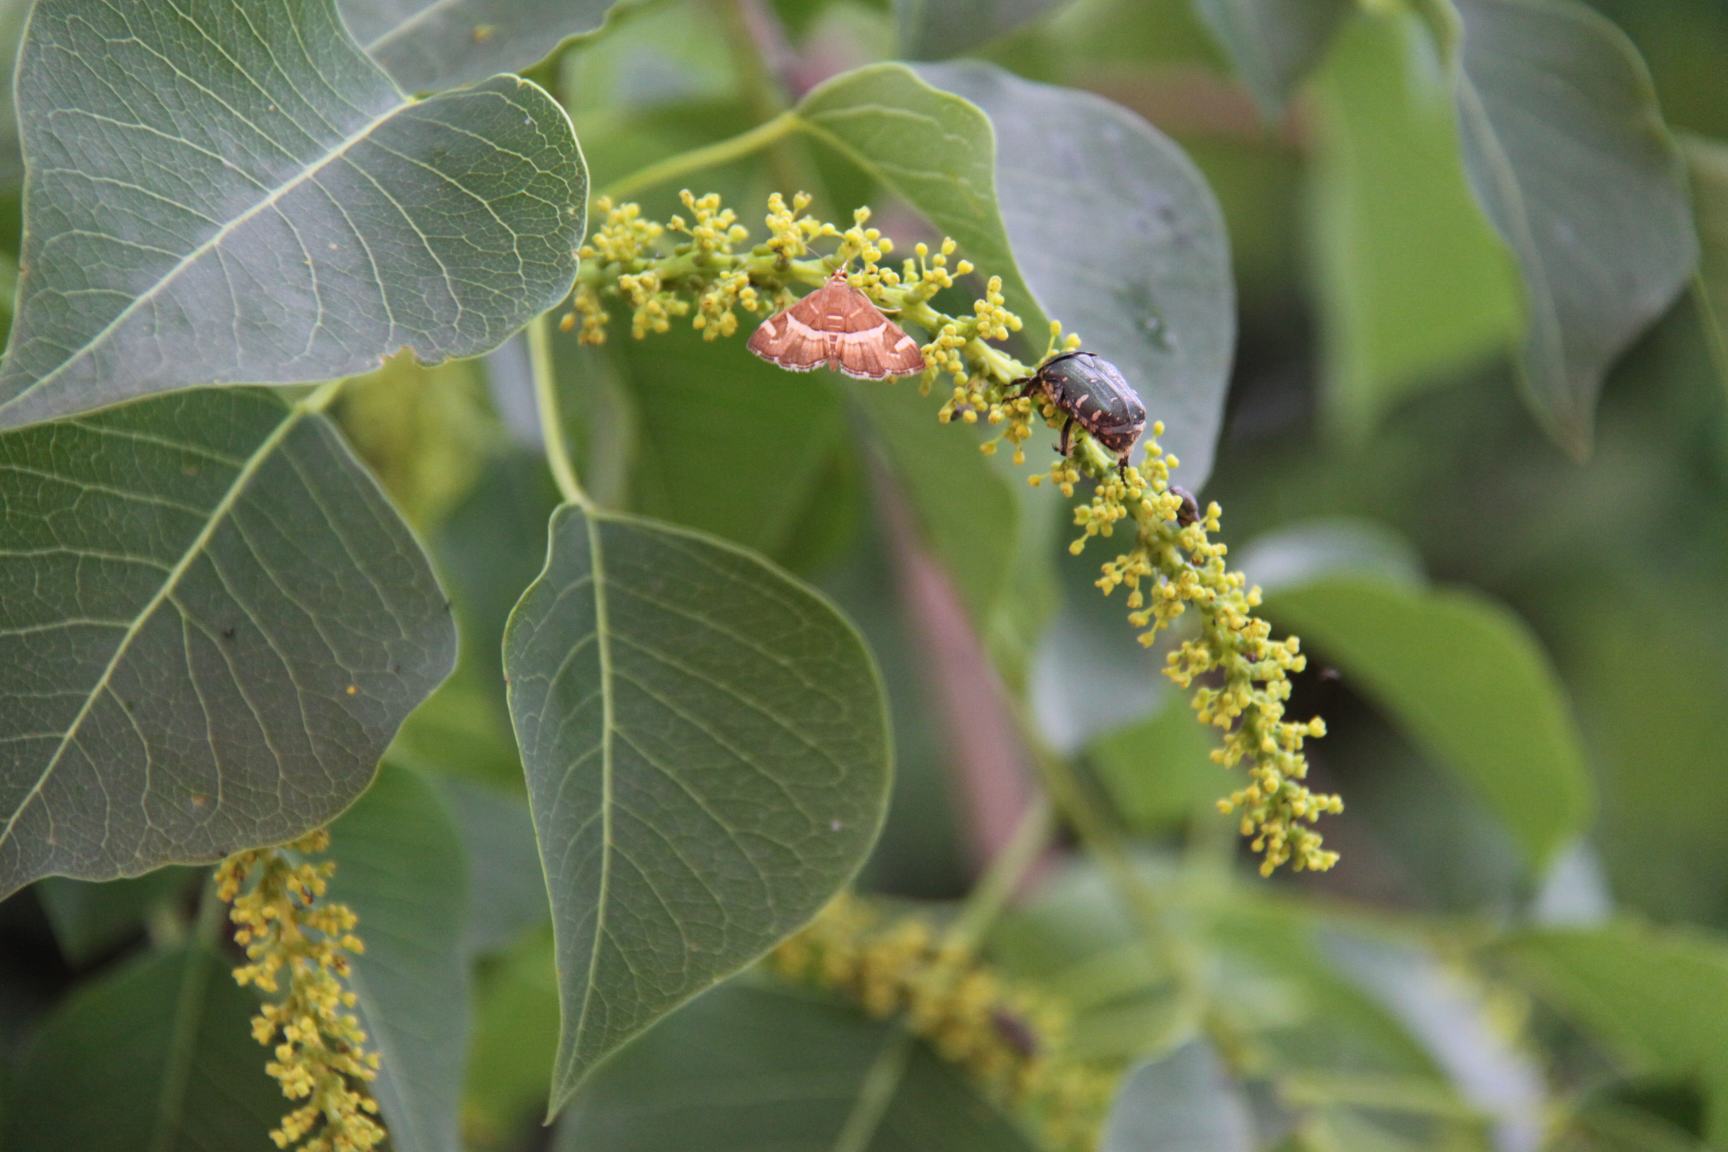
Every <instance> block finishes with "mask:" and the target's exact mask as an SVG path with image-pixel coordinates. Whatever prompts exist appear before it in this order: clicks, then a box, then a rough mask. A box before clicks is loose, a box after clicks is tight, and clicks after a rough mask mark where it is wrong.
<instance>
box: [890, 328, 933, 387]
mask: <svg viewBox="0 0 1728 1152" xmlns="http://www.w3.org/2000/svg"><path fill="white" fill-rule="evenodd" d="M887 324H888V330H887V331H886V332H885V333H884V334H883V336H882V345H883V353H882V357H883V362H884V363H885V364H886V365H887V368H888V375H890V376H916V375H917V374H918V373H920V372H922V371H924V350H923V349H922V348H920V347H918V341H916V340H914V339H912V337H910V336H908V335H906V333H905V331H904V330H902V329H901V327H900V326H899V325H898V324H896V323H894V322H893V321H891V320H890V321H887Z"/></svg>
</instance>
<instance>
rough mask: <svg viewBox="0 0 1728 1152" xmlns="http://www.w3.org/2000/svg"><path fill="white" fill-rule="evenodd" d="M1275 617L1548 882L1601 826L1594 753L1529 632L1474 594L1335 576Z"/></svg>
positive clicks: (1292, 590)
mask: <svg viewBox="0 0 1728 1152" xmlns="http://www.w3.org/2000/svg"><path fill="white" fill-rule="evenodd" d="M1267 606H1268V611H1269V612H1270V613H1271V614H1272V616H1273V618H1274V619H1276V620H1277V621H1278V622H1279V623H1280V624H1282V625H1284V626H1286V627H1289V628H1291V629H1292V630H1294V631H1296V632H1298V633H1300V634H1301V636H1302V638H1303V640H1304V642H1305V645H1306V646H1307V647H1309V648H1310V649H1311V650H1314V651H1317V652H1319V653H1321V654H1322V655H1323V657H1324V658H1325V659H1326V660H1327V661H1328V662H1330V663H1332V664H1335V665H1337V666H1338V667H1339V668H1340V669H1342V670H1343V672H1344V674H1345V675H1346V676H1347V677H1348V678H1349V680H1350V681H1351V683H1353V684H1355V685H1357V686H1358V687H1359V688H1360V689H1361V690H1362V691H1364V692H1365V693H1366V694H1367V695H1368V696H1369V697H1371V698H1372V699H1373V700H1374V701H1375V702H1376V703H1377V704H1379V705H1380V707H1381V708H1382V709H1384V710H1385V711H1386V713H1387V714H1388V715H1389V716H1390V717H1391V718H1392V719H1393V721H1394V722H1395V723H1397V724H1398V725H1399V726H1400V727H1402V728H1403V729H1404V730H1405V731H1406V732H1408V733H1409V735H1410V736H1411V737H1413V738H1414V739H1415V740H1416V741H1417V742H1418V743H1420V744H1421V745H1422V746H1423V747H1424V748H1426V749H1427V750H1428V751H1429V752H1430V753H1431V754H1433V755H1434V756H1435V757H1436V758H1437V759H1439V760H1440V761H1441V762H1442V763H1444V764H1446V765H1447V766H1448V767H1450V768H1452V769H1453V770H1454V771H1456V772H1457V773H1458V774H1459V776H1460V777H1461V778H1462V779H1463V780H1464V781H1465V783H1466V784H1468V785H1469V786H1470V787H1471V788H1472V789H1473V790H1474V791H1475V793H1476V794H1477V795H1478V796H1479V797H1480V798H1481V799H1482V801H1483V802H1484V803H1485V804H1486V805H1487V806H1488V807H1489V809H1490V810H1491V811H1492V812H1493V813H1494V815H1495V816H1496V817H1497V818H1498V819H1499V820H1500V821H1501V822H1502V824H1503V825H1504V826H1505V827H1506V829H1507V831H1509V832H1510V833H1511V834H1512V837H1513V839H1514V840H1516V842H1517V843H1518V845H1519V846H1520V847H1521V848H1522V849H1523V852H1524V856H1525V859H1526V861H1527V862H1528V863H1529V864H1530V866H1531V867H1532V868H1533V869H1536V870H1540V869H1541V868H1542V867H1544V866H1545V865H1546V864H1547V863H1548V862H1549V861H1550V860H1551V859H1552V858H1553V856H1554V853H1555V852H1556V851H1557V850H1559V849H1560V848H1561V847H1563V846H1564V845H1565V844H1566V843H1567V842H1568V841H1570V840H1571V839H1573V838H1575V837H1576V836H1578V835H1579V834H1580V833H1581V832H1582V831H1583V830H1584V827H1585V824H1586V822H1587V821H1588V819H1589V816H1590V808H1591V803H1592V800H1591V787H1590V778H1589V776H1588V774H1587V772H1586V770H1585V767H1584V753H1583V747H1582V741H1581V740H1580V738H1579V735H1578V732H1577V729H1576V726H1575V724H1574V721H1573V719H1572V716H1571V713H1570V708H1569V706H1568V704H1567V701H1566V696H1565V692H1564V690H1563V689H1562V687H1561V685H1560V682H1559V679H1558V677H1557V676H1556V675H1555V673H1554V670H1553V668H1552V666H1551V665H1550V664H1549V662H1548V658H1547V657H1546V655H1545V654H1544V653H1543V651H1542V649H1541V647H1540V645H1539V644H1538V642H1537V640H1536V638H1535V636H1533V635H1532V634H1531V632H1530V629H1529V626H1528V625H1526V624H1525V623H1524V622H1523V621H1522V620H1520V619H1518V618H1517V617H1516V616H1514V615H1513V614H1512V613H1511V612H1509V611H1508V610H1506V609H1505V608H1503V607H1501V606H1499V605H1497V604H1494V603H1492V602H1490V601H1487V600H1484V599H1482V598H1480V597H1478V596H1475V595H1472V594H1470V593H1467V592H1463V591H1434V590H1430V589H1427V588H1423V587H1420V586H1412V585H1406V584H1397V583H1391V582H1388V581H1386V580H1384V579H1382V578H1378V577H1372V576H1348V575H1335V576H1329V577H1322V578H1320V579H1317V580H1315V581H1313V582H1311V583H1308V584H1303V585H1297V586H1290V587H1283V588H1279V589H1276V590H1274V591H1273V592H1271V593H1269V594H1268V597H1267Z"/></svg>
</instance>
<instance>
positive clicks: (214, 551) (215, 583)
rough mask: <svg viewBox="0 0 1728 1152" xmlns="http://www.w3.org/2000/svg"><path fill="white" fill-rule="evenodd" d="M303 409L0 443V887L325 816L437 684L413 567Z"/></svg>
mask: <svg viewBox="0 0 1728 1152" xmlns="http://www.w3.org/2000/svg"><path fill="white" fill-rule="evenodd" d="M315 406H316V403H315V401H308V402H305V403H302V404H300V405H296V406H293V407H290V406H289V405H286V404H284V403H283V402H282V401H281V400H280V399H279V398H278V397H276V396H274V395H272V394H270V393H268V392H262V391H259V390H256V389H234V390H216V391H207V392H198V393H190V394H186V395H180V396H172V397H162V398H159V399H156V400H152V401H148V402H146V403H141V404H132V405H128V406H127V407H125V408H122V409H118V410H115V411H113V412H104V413H101V414H98V415H96V416H92V417H88V418H86V419H82V420H73V421H65V422H62V423H58V424H54V425H52V426H46V427H40V428H31V429H26V430H24V431H20V432H14V433H11V434H9V435H6V436H0V477H4V482H5V492H6V496H5V512H6V514H5V515H4V516H3V517H0V898H3V897H5V896H6V895H8V894H10V893H11V892H12V891H14V890H15V889H17V888H18V887H20V886H21V885H24V884H27V883H29V882H30V881H31V880H33V879H35V878H37V877H39V876H44V875H49V874H59V875H66V876H77V877H81V878H84V879H110V878H113V877H116V876H135V875H137V874H139V873H141V872H147V871H149V870H150V869H152V868H155V867H158V866H159V865H162V864H168V863H175V862H181V863H196V862H207V861H214V860H219V859H221V858H222V857H224V856H226V855H228V854H229V853H231V852H234V851H237V850H239V849H242V848H248V847H252V846H255V845H259V844H268V843H274V842H278V841H282V840H286V839H290V838H292V837H295V836H298V835H301V834H303V833H305V832H307V831H309V830H311V829H313V828H316V827H318V826H319V825H321V824H324V823H326V822H327V821H328V820H330V819H331V818H332V817H333V816H335V815H336V814H337V813H339V812H341V811H342V810H343V809H344V808H346V807H347V806H348V805H349V804H350V803H351V802H353V800H354V798H355V797H357V796H358V795H359V794H360V793H361V792H362V791H364V790H365V788H366V785H367V783H368V782H369V781H370V780H371V779H372V774H373V771H374V769H375V768H376V767H377V764H378V758H379V757H380V756H381V755H382V754H383V752H384V748H385V746H386V745H387V744H389V742H390V739H391V737H392V736H394V735H395V733H396V729H397V727H398V726H400V724H401V723H402V719H403V717H405V716H406V715H407V714H408V712H409V711H410V710H411V709H412V708H413V707H414V706H415V705H416V704H418V703H419V702H420V701H421V700H422V699H424V698H425V696H426V695H427V693H429V692H431V691H432V689H433V688H434V687H436V686H437V684H438V682H439V681H440V680H442V679H443V678H444V676H445V675H446V674H447V673H448V672H449V670H450V666H451V664H452V662H453V660H454V659H455V649H456V634H455V629H454V628H453V627H452V625H451V622H450V614H449V609H448V607H447V606H446V604H445V602H444V598H443V594H442V593H441V592H440V591H439V588H438V584H437V581H436V580H435V579H434V578H433V575H432V571H431V569H430V567H429V566H428V564H427V562H426V558H425V556H424V554H423V553H422V552H421V551H420V547H419V545H418V544H417V543H415V541H414V538H413V537H412V536H411V535H410V534H409V532H408V529H407V527H406V526H405V525H403V523H402V522H401V520H400V519H399V518H398V517H397V516H396V514H395V512H394V511H393V510H392V509H391V507H390V505H389V503H388V502H387V501H386V500H385V499H384V496H383V495H382V493H380V492H379V491H378V488H377V485H376V484H374V483H373V481H372V479H371V477H369V476H368V475H367V474H366V473H365V471H364V470H363V469H362V468H361V467H360V465H359V463H358V462H357V461H356V460H355V459H354V457H353V455H352V454H351V453H350V452H349V451H348V449H347V446H346V445H344V444H343V443H342V441H341V439H340V437H339V436H338V435H337V433H336V431H335V429H334V428H333V427H332V426H331V425H330V424H329V423H328V421H326V420H325V419H324V418H323V417H322V416H319V415H317V414H316V412H315V411H314V408H315Z"/></svg>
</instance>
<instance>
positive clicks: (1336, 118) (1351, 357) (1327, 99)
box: [1256, 9, 1524, 578]
mask: <svg viewBox="0 0 1728 1152" xmlns="http://www.w3.org/2000/svg"><path fill="white" fill-rule="evenodd" d="M1453 80H1454V77H1453V72H1452V69H1450V68H1449V67H1448V66H1447V63H1446V60H1445V58H1444V55H1443V53H1442V52H1441V50H1440V48H1439V47H1438V46H1437V45H1436V44H1435V43H1434V37H1433V34H1432V32H1431V31H1430V30H1429V28H1428V25H1427V24H1426V23H1425V22H1424V21H1423V19H1422V18H1421V17H1420V16H1419V15H1417V14H1416V13H1415V12H1414V11H1408V10H1404V9H1393V10H1389V11H1386V12H1372V13H1370V12H1364V13H1362V14H1361V15H1359V16H1357V17H1356V18H1355V19H1353V20H1351V21H1350V22H1349V23H1348V25H1347V26H1346V27H1345V28H1344V29H1343V31H1342V32H1341V33H1340V34H1339V35H1338V37H1337V44H1336V45H1335V46H1334V48H1333V50H1332V52H1331V53H1330V54H1329V55H1328V56H1327V58H1326V63H1325V65H1324V67H1322V68H1321V69H1320V71H1319V73H1318V75H1317V76H1316V78H1315V83H1314V85H1313V88H1312V91H1313V93H1314V97H1315V99H1314V101H1313V105H1312V107H1313V111H1314V125H1315V129H1316V131H1315V143H1316V148H1315V153H1314V161H1313V164H1312V165H1311V171H1312V198H1313V202H1314V212H1313V213H1312V218H1313V220H1314V226H1315V243H1314V250H1315V256H1316V272H1317V276H1316V280H1315V287H1316V292H1317V295H1318V297H1319V300H1320V304H1321V316H1322V319H1323V321H1324V332H1325V337H1326V340H1325V351H1326V356H1325V359H1326V391H1325V399H1326V402H1327V403H1326V406H1327V409H1328V415H1329V416H1330V417H1331V423H1332V424H1333V425H1334V426H1335V427H1336V428H1337V429H1338V430H1339V431H1341V432H1343V433H1345V434H1347V435H1350V436H1355V437H1360V436H1362V435H1365V434H1367V433H1368V432H1369V431H1371V430H1372V429H1373V427H1374V426H1375V424H1376V422H1377V421H1378V420H1379V419H1380V418H1381V417H1382V416H1383V415H1384V414H1385V413H1386V412H1387V411H1388V410H1389V409H1391V408H1393V407H1394V406H1395V405H1396V404H1397V403H1398V402H1399V401H1401V400H1404V399H1406V398H1407V397H1408V396H1409V395H1410V394H1412V393H1414V392H1416V391H1418V390H1420V389H1421V388H1423V387H1425V386H1431V385H1434V384H1438V383H1444V382H1446V381H1447V380H1448V379H1450V378H1453V377H1455V376H1456V375H1457V374H1459V373H1460V372H1463V371H1465V370H1468V369H1471V368H1475V367H1476V366H1478V365H1479V364H1481V363H1482V362H1484V361H1490V360H1497V359H1499V358H1500V357H1502V356H1503V355H1504V354H1505V350H1506V349H1507V348H1509V347H1512V346H1513V345H1514V344H1515V343H1516V342H1517V341H1518V340H1519V339H1520V338H1521V337H1522V335H1523V333H1524V314H1523V303H1522V301H1521V299H1520V293H1521V288H1520V283H1519V279H1518V271H1517V268H1516V266H1515V265H1514V263H1513V262H1512V260H1511V259H1510V258H1509V256H1508V254H1507V252H1506V249H1505V246H1504V245H1503V244H1502V243H1501V241H1500V237H1499V236H1498V235H1496V234H1495V232H1494V229H1493V228H1492V227H1491V226H1490V225H1489V223H1488V222H1487V221H1486V220H1485V219H1483V217H1482V210H1481V208H1480V207H1479V206H1478V204H1477V202H1476V198H1475V196H1474V194H1473V193H1472V192H1471V189H1470V183H1469V180H1468V178H1467V177H1466V176H1465V174H1464V161H1463V158H1462V156H1461V154H1460V151H1459V149H1460V140H1459V132H1458V115H1457V111H1456V107H1455V103H1454V99H1453ZM1258 575H1259V574H1258V573H1256V578H1258Z"/></svg>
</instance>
